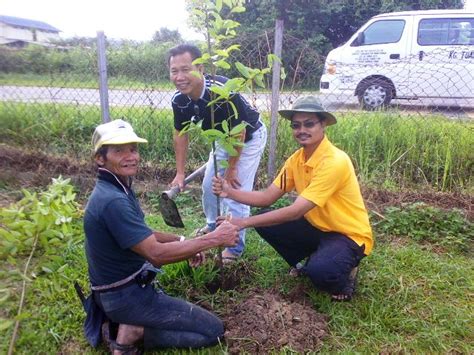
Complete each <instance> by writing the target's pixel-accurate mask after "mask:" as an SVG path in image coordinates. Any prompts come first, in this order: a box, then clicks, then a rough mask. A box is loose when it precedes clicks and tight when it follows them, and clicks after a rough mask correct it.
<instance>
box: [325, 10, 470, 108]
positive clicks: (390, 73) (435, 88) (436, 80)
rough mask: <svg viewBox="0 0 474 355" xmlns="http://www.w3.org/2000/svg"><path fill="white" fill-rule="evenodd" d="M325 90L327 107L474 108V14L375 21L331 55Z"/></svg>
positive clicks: (400, 15)
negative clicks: (403, 103)
mask: <svg viewBox="0 0 474 355" xmlns="http://www.w3.org/2000/svg"><path fill="white" fill-rule="evenodd" d="M320 89H321V94H322V98H323V102H324V101H325V100H324V97H326V98H329V100H332V101H339V102H341V103H342V102H344V100H345V99H344V98H346V99H347V96H348V95H349V96H352V97H354V96H355V97H357V98H358V101H359V103H360V104H361V105H362V106H363V107H364V108H366V109H370V110H373V109H377V108H381V107H384V106H387V105H388V104H389V103H390V102H391V100H392V99H396V100H397V102H398V100H402V99H409V100H420V101H419V102H420V104H423V105H437V106H451V105H455V106H469V107H474V12H473V11H467V10H425V11H405V12H393V13H387V14H381V15H377V16H374V17H373V18H371V19H370V20H369V21H368V22H367V23H366V24H365V25H363V26H362V27H361V28H360V29H359V30H358V31H357V32H356V33H355V34H354V35H353V36H352V37H351V38H350V40H349V41H348V42H347V43H345V44H344V45H342V46H341V47H338V48H336V49H334V50H332V51H331V52H330V53H329V54H328V56H327V58H326V63H325V67H324V73H323V76H322V77H321V83H320Z"/></svg>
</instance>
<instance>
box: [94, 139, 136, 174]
mask: <svg viewBox="0 0 474 355" xmlns="http://www.w3.org/2000/svg"><path fill="white" fill-rule="evenodd" d="M95 160H96V163H97V165H99V166H100V167H102V168H105V169H107V170H109V171H110V172H112V173H114V174H115V175H117V176H118V177H119V179H120V180H122V181H123V182H126V181H127V178H128V177H130V176H135V175H136V174H137V172H138V163H139V162H140V154H139V153H138V146H137V143H127V144H111V145H109V146H108V150H107V155H106V159H104V158H103V157H102V156H99V155H97V156H96V157H95Z"/></svg>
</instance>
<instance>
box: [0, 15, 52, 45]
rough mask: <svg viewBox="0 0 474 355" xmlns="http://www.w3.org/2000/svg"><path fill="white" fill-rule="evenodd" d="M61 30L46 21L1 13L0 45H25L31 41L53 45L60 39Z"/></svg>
mask: <svg viewBox="0 0 474 355" xmlns="http://www.w3.org/2000/svg"><path fill="white" fill-rule="evenodd" d="M59 32H61V31H60V30H58V29H57V28H56V27H53V26H51V25H49V24H47V23H45V22H41V21H36V20H30V19H25V18H20V17H12V16H2V15H0V45H2V46H9V47H17V48H18V47H20V48H21V47H24V46H27V45H28V44H30V43H34V44H39V45H43V46H51V45H52V42H54V41H56V40H59V39H60V38H59Z"/></svg>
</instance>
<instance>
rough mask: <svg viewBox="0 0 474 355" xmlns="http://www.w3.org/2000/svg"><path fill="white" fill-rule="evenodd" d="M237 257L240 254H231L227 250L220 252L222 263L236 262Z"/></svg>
mask: <svg viewBox="0 0 474 355" xmlns="http://www.w3.org/2000/svg"><path fill="white" fill-rule="evenodd" d="M224 254H225V255H224ZM239 257H240V255H237V254H233V253H231V252H229V251H226V250H224V251H223V252H222V264H223V265H230V264H232V263H234V262H236V261H237V259H238V258H239Z"/></svg>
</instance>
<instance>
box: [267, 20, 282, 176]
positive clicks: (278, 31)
mask: <svg viewBox="0 0 474 355" xmlns="http://www.w3.org/2000/svg"><path fill="white" fill-rule="evenodd" d="M282 43H283V20H279V19H277V20H276V22H275V47H274V54H275V55H276V56H278V58H280V59H281V48H282ZM280 70H281V64H280V62H279V61H275V62H274V63H273V73H272V102H271V107H270V145H269V152H268V170H267V174H268V182H272V181H273V179H274V178H275V170H276V169H275V165H276V164H275V156H276V144H277V129H278V104H279V101H280Z"/></svg>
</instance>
